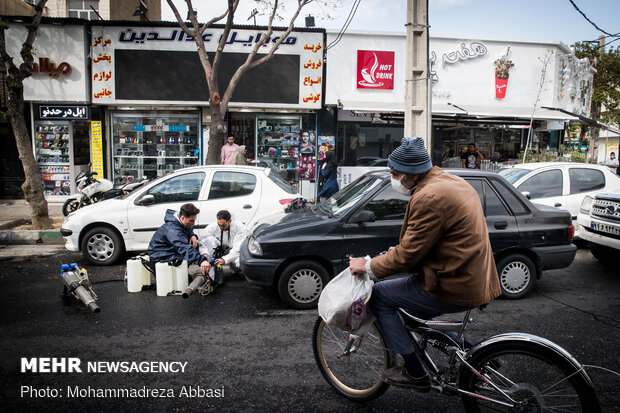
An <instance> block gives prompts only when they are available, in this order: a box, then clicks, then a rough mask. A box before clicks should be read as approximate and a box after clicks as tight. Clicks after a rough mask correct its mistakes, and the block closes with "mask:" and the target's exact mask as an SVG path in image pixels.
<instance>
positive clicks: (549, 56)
mask: <svg viewBox="0 0 620 413" xmlns="http://www.w3.org/2000/svg"><path fill="white" fill-rule="evenodd" d="M552 59H553V50H551V49H547V52H546V53H545V55H544V56H543V58H542V59H541V58H538V60H540V61H541V63H542V69H541V70H540V82H539V83H538V93H537V94H536V100H535V101H534V106H533V107H532V116H531V117H530V127H529V128H528V132H527V140H526V141H525V149H524V150H523V163H525V158H526V156H527V150H528V149H529V147H530V141H531V140H532V133H533V130H532V125H533V124H534V114H535V113H536V108H537V107H538V104H539V103H540V95H541V94H542V92H543V90H544V88H545V83H546V82H547V80H546V78H547V68H548V66H549V64H550V63H551V60H552Z"/></svg>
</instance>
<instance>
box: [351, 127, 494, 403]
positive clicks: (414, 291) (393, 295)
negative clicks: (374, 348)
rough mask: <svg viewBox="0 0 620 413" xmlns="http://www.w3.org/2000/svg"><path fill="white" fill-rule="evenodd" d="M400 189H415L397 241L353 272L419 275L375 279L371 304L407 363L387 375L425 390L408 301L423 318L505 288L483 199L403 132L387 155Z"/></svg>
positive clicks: (360, 261)
mask: <svg viewBox="0 0 620 413" xmlns="http://www.w3.org/2000/svg"><path fill="white" fill-rule="evenodd" d="M388 166H389V167H390V173H391V175H392V178H391V179H392V187H393V188H394V190H395V191H397V192H400V193H402V194H406V195H410V196H411V198H410V200H409V203H408V205H407V209H406V211H405V219H404V221H403V225H402V228H401V232H400V238H399V244H398V245H396V246H394V247H391V248H390V249H389V250H388V252H387V253H386V254H384V255H380V256H377V257H374V258H373V259H372V260H368V261H367V260H366V259H365V258H359V257H357V258H351V259H350V261H349V266H350V270H351V273H352V274H353V275H359V274H362V273H364V272H365V271H366V272H368V273H369V274H372V275H374V276H376V277H377V278H384V277H388V276H390V275H394V274H398V273H401V272H408V273H415V275H413V276H409V277H404V278H398V279H393V280H387V281H384V282H380V283H377V284H375V285H374V287H373V291H372V296H371V300H370V307H371V309H372V311H373V313H374V314H375V316H376V317H377V320H378V321H379V325H380V326H381V328H382V330H383V333H384V336H385V340H386V344H387V347H388V349H389V350H390V351H392V352H393V353H398V354H400V355H402V357H403V359H404V361H405V364H404V366H401V367H395V368H391V369H388V370H386V371H385V373H384V374H383V375H382V379H383V380H384V381H385V382H387V383H389V384H394V385H399V386H403V387H408V388H411V389H414V390H417V391H420V392H427V391H429V390H430V378H429V375H428V374H427V372H426V371H425V370H424V368H423V367H422V364H421V362H420V360H419V359H418V357H417V356H416V355H415V352H414V348H413V345H412V343H411V340H410V339H409V337H408V334H407V331H406V329H405V326H404V325H403V322H402V321H401V319H400V316H399V314H398V312H397V309H398V308H403V309H405V310H407V311H408V312H410V313H411V314H413V315H415V316H417V317H420V318H426V319H429V318H432V317H435V316H438V315H441V314H445V313H457V312H462V311H466V310H468V309H471V308H474V307H476V306H480V305H482V304H486V303H488V302H489V301H491V300H492V299H493V298H495V297H498V296H499V295H500V293H501V289H500V286H499V280H498V276H497V270H496V268H495V261H494V259H493V252H492V250H491V244H490V241H489V234H488V231H487V227H486V221H485V218H484V213H483V211H482V206H481V204H480V199H479V198H478V194H477V192H476V191H475V189H474V188H473V187H472V186H471V185H469V184H468V183H467V182H466V181H465V180H463V179H462V178H460V177H457V176H455V175H451V174H448V173H446V172H444V171H443V170H442V169H441V168H439V167H436V166H435V167H433V165H432V164H431V159H430V156H429V154H428V152H427V151H426V149H425V148H424V141H423V140H422V138H420V137H415V138H403V141H402V143H401V146H399V147H398V148H396V149H395V150H394V151H393V152H392V153H391V154H390V156H389V157H388Z"/></svg>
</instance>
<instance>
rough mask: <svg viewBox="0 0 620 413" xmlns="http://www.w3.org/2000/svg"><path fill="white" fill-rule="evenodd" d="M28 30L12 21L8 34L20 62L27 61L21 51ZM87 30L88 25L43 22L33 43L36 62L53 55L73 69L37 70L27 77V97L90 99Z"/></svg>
mask: <svg viewBox="0 0 620 413" xmlns="http://www.w3.org/2000/svg"><path fill="white" fill-rule="evenodd" d="M26 35H27V30H26V27H25V26H24V25H23V24H19V23H10V26H9V30H8V33H7V36H6V47H7V51H8V53H9V54H10V55H11V56H12V57H13V61H14V62H15V64H16V65H20V64H21V63H23V60H22V58H21V55H20V50H21V47H22V43H23V42H24V40H25V39H26ZM86 42H87V40H86V30H85V28H84V26H56V25H41V26H40V27H39V30H38V34H37V37H36V39H35V41H34V43H33V47H34V57H35V59H34V62H35V63H38V62H39V58H49V59H50V62H51V63H54V64H55V66H56V67H58V66H59V65H60V64H61V63H68V64H69V65H71V73H70V74H68V75H64V74H58V76H57V77H52V76H50V73H33V74H32V76H30V77H29V78H27V79H25V80H24V99H25V100H26V101H37V102H89V100H90V93H89V91H88V78H87V76H89V75H88V71H87V66H86V51H85V45H86V44H87V43H86Z"/></svg>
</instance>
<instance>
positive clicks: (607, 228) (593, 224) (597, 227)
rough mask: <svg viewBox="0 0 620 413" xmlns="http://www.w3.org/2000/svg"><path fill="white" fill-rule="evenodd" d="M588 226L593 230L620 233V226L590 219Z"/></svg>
mask: <svg viewBox="0 0 620 413" xmlns="http://www.w3.org/2000/svg"><path fill="white" fill-rule="evenodd" d="M590 228H592V229H593V230H595V231H602V232H607V233H608V234H614V235H620V227H618V226H616V225H610V224H601V223H600V222H594V221H592V222H591V223H590Z"/></svg>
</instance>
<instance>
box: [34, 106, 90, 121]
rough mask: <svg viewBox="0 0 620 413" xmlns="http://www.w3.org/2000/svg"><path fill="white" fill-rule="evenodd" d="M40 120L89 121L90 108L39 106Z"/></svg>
mask: <svg viewBox="0 0 620 413" xmlns="http://www.w3.org/2000/svg"><path fill="white" fill-rule="evenodd" d="M39 119H88V106H39Z"/></svg>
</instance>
